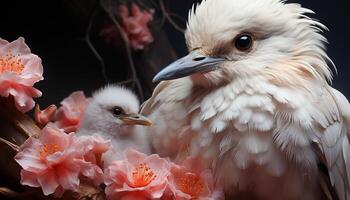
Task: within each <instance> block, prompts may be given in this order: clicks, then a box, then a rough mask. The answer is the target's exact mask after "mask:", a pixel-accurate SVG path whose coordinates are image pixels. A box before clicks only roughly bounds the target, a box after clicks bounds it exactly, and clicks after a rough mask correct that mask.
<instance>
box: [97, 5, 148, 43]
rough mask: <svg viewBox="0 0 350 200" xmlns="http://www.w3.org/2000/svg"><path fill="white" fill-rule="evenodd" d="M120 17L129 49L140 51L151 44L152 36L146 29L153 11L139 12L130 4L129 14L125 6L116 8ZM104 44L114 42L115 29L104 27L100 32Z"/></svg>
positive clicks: (138, 9)
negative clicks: (104, 41)
mask: <svg viewBox="0 0 350 200" xmlns="http://www.w3.org/2000/svg"><path fill="white" fill-rule="evenodd" d="M118 12H119V16H120V17H121V25H122V29H123V30H122V31H123V32H122V34H124V36H125V38H126V39H127V42H128V43H129V45H130V47H131V48H132V49H134V50H142V49H144V48H145V46H146V45H148V44H150V43H152V42H153V36H152V33H151V31H150V30H149V28H148V23H149V22H150V21H151V20H152V19H153V10H141V9H140V7H139V6H138V5H136V4H135V3H132V5H131V12H129V9H128V7H127V6H126V5H121V6H119V7H118ZM100 35H101V36H103V37H104V38H105V40H106V42H108V43H109V42H111V41H113V40H115V37H116V36H117V32H116V29H115V28H114V27H113V26H112V25H108V26H106V27H105V28H104V29H102V31H101V32H100Z"/></svg>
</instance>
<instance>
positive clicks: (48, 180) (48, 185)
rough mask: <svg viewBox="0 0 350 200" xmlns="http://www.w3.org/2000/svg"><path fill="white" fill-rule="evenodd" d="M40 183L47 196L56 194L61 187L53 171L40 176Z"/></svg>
mask: <svg viewBox="0 0 350 200" xmlns="http://www.w3.org/2000/svg"><path fill="white" fill-rule="evenodd" d="M38 182H39V184H40V186H41V189H42V190H43V193H44V195H46V196H47V195H50V194H52V193H54V192H55V190H56V189H57V187H58V186H59V184H58V180H57V177H56V174H55V173H54V171H52V170H48V171H47V172H46V173H44V174H42V175H40V176H38Z"/></svg>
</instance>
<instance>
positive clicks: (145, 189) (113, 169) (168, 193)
mask: <svg viewBox="0 0 350 200" xmlns="http://www.w3.org/2000/svg"><path fill="white" fill-rule="evenodd" d="M201 166H203V165H202V164H201V162H200V161H199V160H194V159H187V160H186V161H185V162H184V163H183V165H176V164H174V163H171V162H169V161H167V160H166V159H164V158H160V157H159V156H158V155H156V154H153V155H150V156H147V155H145V154H143V153H140V152H137V151H135V150H127V151H126V152H125V159H124V160H120V161H115V162H114V163H112V164H111V165H110V166H108V167H107V169H106V170H105V184H106V195H107V197H108V199H133V200H137V199H162V200H187V199H189V200H190V199H201V200H210V199H213V200H214V199H222V193H221V192H220V191H219V190H215V189H214V185H213V179H212V173H211V170H209V169H203V168H201Z"/></svg>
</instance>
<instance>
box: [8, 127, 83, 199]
mask: <svg viewBox="0 0 350 200" xmlns="http://www.w3.org/2000/svg"><path fill="white" fill-rule="evenodd" d="M74 143H75V138H74V134H73V133H71V134H66V133H65V132H63V131H62V130H60V129H58V128H57V127H56V126H54V125H53V124H52V123H49V124H48V125H47V126H46V127H45V128H44V129H43V130H42V132H41V135H40V138H39V139H36V138H29V139H28V140H27V141H26V142H25V143H24V144H23V145H22V146H21V147H20V151H19V153H18V154H17V155H16V156H15V160H16V161H17V162H18V163H19V165H21V167H22V168H23V169H22V170H21V184H23V185H28V186H31V187H41V188H42V190H43V193H44V194H45V195H49V194H52V193H54V192H55V191H57V190H60V189H61V188H63V189H65V190H76V189H77V187H78V185H79V169H80V167H79V163H78V162H77V160H76V159H75V158H76V157H77V156H79V155H80V154H79V153H80V151H79V149H77V148H74Z"/></svg>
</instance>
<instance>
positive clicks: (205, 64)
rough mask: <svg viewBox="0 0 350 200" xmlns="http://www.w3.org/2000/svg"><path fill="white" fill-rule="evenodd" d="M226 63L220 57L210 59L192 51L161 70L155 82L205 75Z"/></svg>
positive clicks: (154, 79)
mask: <svg viewBox="0 0 350 200" xmlns="http://www.w3.org/2000/svg"><path fill="white" fill-rule="evenodd" d="M223 61H225V59H224V58H220V57H209V56H205V55H202V54H201V53H199V52H198V51H192V52H191V53H190V54H188V55H187V56H185V57H182V58H180V59H178V60H176V61H175V62H173V63H171V64H170V65H168V66H167V67H165V68H164V69H163V70H161V71H160V72H159V73H158V74H157V75H156V76H155V77H154V78H153V82H158V81H164V80H172V79H177V78H182V77H185V76H189V75H191V74H195V73H205V72H209V71H212V70H215V69H216V68H217V67H218V65H219V64H220V63H222V62H223Z"/></svg>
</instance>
